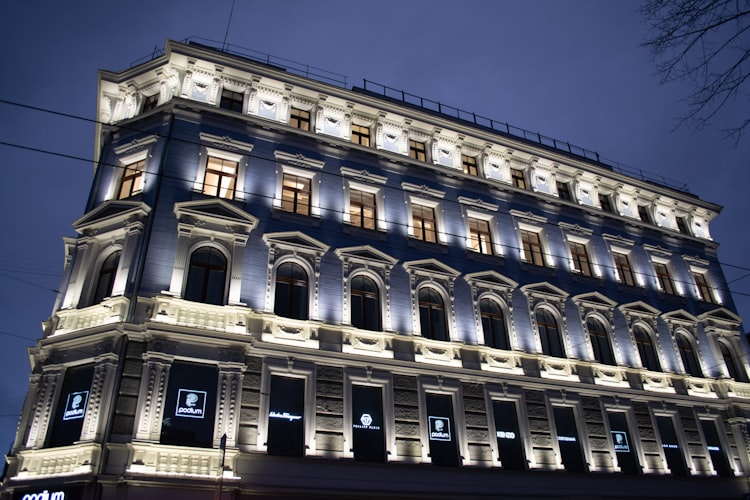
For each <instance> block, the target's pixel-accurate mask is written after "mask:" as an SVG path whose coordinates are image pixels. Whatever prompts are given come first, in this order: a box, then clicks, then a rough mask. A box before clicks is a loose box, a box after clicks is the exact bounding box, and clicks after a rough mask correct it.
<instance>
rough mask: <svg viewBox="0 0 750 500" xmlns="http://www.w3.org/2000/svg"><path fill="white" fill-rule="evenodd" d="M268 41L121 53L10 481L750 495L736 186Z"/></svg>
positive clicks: (53, 488) (30, 494) (61, 489)
mask: <svg viewBox="0 0 750 500" xmlns="http://www.w3.org/2000/svg"><path fill="white" fill-rule="evenodd" d="M268 62H269V61H265V62H259V61H257V60H254V59H253V58H250V57H247V56H242V55H241V54H229V53H226V52H222V51H220V50H217V49H214V48H211V47H207V46H205V45H198V44H193V43H177V42H172V41H169V42H167V45H166V47H165V51H164V53H163V54H162V55H159V56H158V57H155V58H153V59H152V60H150V61H147V62H144V63H142V64H139V65H137V66H135V67H132V68H130V69H127V70H125V71H121V72H109V71H101V72H100V74H99V91H98V92H99V95H98V108H97V113H98V119H99V125H98V126H97V130H96V139H95V140H96V151H97V155H98V157H97V165H96V170H95V175H94V178H93V184H92V189H91V194H90V197H89V200H88V203H87V207H86V213H85V214H84V215H83V216H82V217H81V218H80V219H79V220H77V221H75V222H74V224H73V225H74V228H75V230H76V231H77V233H78V237H76V238H70V239H66V240H65V250H66V266H65V273H64V278H63V284H62V287H61V292H60V295H59V297H58V300H57V302H56V304H55V306H54V311H53V314H52V316H51V318H50V319H49V320H48V321H47V322H45V328H44V336H43V338H42V339H41V340H40V341H39V342H38V344H37V345H36V346H35V347H34V348H32V349H31V351H30V359H31V362H32V374H31V377H30V383H29V391H28V396H27V398H26V401H25V403H24V406H23V410H22V415H21V418H20V423H19V431H18V434H17V437H16V440H15V442H14V445H13V448H12V450H11V451H10V452H9V454H8V455H7V462H8V469H7V473H6V475H5V478H4V482H3V494H4V495H5V496H4V498H13V499H18V500H26V499H28V500H33V499H38V500H40V499H45V500H46V499H57V500H62V499H74V498H80V499H93V498H113V499H126V498H139V499H151V498H187V499H193V498H195V499H204V498H205V499H209V498H219V497H221V498H233V499H244V498H251V497H252V498H265V497H268V498H270V497H273V498H385V497H391V498H393V497H421V498H464V497H487V498H517V497H529V496H531V497H550V498H555V497H571V496H576V497H589V498H601V497H610V498H635V497H637V498H656V497H664V496H675V497H677V496H679V497H681V498H739V497H741V495H742V494H744V493H747V491H748V489H747V488H748V486H747V480H746V477H747V476H748V473H750V456H749V455H748V443H749V440H748V427H747V425H748V422H749V421H750V420H749V419H750V383H748V368H749V367H748V363H747V356H748V354H749V353H750V351H749V350H748V344H747V341H746V340H745V338H744V335H742V333H741V332H742V330H741V328H742V325H741V319H740V318H739V317H738V315H737V313H736V310H735V307H734V305H733V303H732V298H731V296H730V295H729V292H728V290H727V286H726V282H725V279H724V276H723V274H722V271H721V268H720V266H719V260H718V256H717V247H718V245H717V244H716V243H715V242H714V240H713V239H712V237H711V234H710V230H709V225H710V223H711V221H712V220H713V219H714V218H715V217H716V216H717V215H718V213H719V211H720V207H719V206H718V205H715V204H713V203H709V202H706V201H703V200H701V199H699V198H698V197H696V196H694V195H692V194H690V193H687V192H686V191H684V190H682V189H677V188H675V187H670V186H666V185H663V184H659V183H655V182H652V181H649V180H646V179H643V178H637V177H634V176H631V175H627V174H625V173H623V172H622V171H620V170H618V169H616V168H613V167H612V166H610V165H607V164H605V163H602V162H600V161H598V157H596V156H595V155H592V153H590V152H588V151H585V150H580V149H577V148H574V147H572V146H571V145H569V144H567V143H565V144H563V143H559V142H557V141H554V140H551V139H549V140H548V139H547V138H544V137H542V136H538V135H536V136H535V137H529V136H528V135H527V136H524V134H525V132H524V133H518V131H517V130H513V129H511V128H510V127H509V126H507V125H505V124H502V125H499V124H498V123H496V122H493V121H491V120H487V121H484V120H483V119H481V118H480V117H477V116H476V115H470V116H467V115H462V113H461V112H458V111H457V110H455V109H454V108H445V107H443V106H442V105H439V104H438V105H437V106H432V104H431V103H429V102H426V101H424V100H421V99H419V98H416V97H415V96H409V95H408V94H404V93H394V92H392V89H387V88H385V87H376V89H379V90H377V91H376V90H373V85H372V84H370V85H369V86H368V85H367V83H366V84H365V87H363V88H346V87H345V86H341V85H336V84H334V83H330V82H327V81H325V79H324V78H322V77H316V78H310V77H309V74H310V72H309V68H307V71H306V73H307V75H304V74H303V75H300V74H299V73H305V72H302V71H298V70H295V68H291V67H280V66H279V65H275V64H268ZM521 132H523V131H521Z"/></svg>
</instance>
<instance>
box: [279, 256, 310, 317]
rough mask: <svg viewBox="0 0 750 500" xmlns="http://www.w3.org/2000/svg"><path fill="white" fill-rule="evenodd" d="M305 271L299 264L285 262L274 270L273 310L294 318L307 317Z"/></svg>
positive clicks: (280, 314)
mask: <svg viewBox="0 0 750 500" xmlns="http://www.w3.org/2000/svg"><path fill="white" fill-rule="evenodd" d="M307 290H308V283H307V273H306V272H305V270H304V269H303V268H302V266H300V265H299V264H296V263H294V262H286V263H284V264H281V265H280V266H279V268H278V269H277V270H276V291H275V295H274V297H275V299H274V308H273V312H274V313H276V314H277V315H279V316H284V317H287V318H294V319H307V317H308V299H307V297H308V293H307Z"/></svg>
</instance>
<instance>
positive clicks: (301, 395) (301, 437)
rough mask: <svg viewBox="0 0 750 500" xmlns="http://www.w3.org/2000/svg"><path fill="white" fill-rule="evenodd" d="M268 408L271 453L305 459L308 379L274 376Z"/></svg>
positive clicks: (269, 447) (272, 376)
mask: <svg viewBox="0 0 750 500" xmlns="http://www.w3.org/2000/svg"><path fill="white" fill-rule="evenodd" d="M268 407H269V411H268V439H267V447H268V448H267V449H268V454H269V455H284V456H293V457H301V456H304V454H305V379H303V378H292V377H282V376H279V375H271V390H270V396H269V403H268Z"/></svg>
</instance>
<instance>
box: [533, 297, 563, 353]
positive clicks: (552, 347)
mask: <svg viewBox="0 0 750 500" xmlns="http://www.w3.org/2000/svg"><path fill="white" fill-rule="evenodd" d="M536 326H537V329H538V330H539V340H541V341H542V352H543V353H544V354H546V355H547V356H554V357H556V358H564V357H565V346H564V345H563V340H562V336H561V335H560V328H559V327H558V325H557V320H556V319H555V317H554V316H553V315H552V313H551V312H549V311H548V310H547V309H545V308H540V309H537V311H536Z"/></svg>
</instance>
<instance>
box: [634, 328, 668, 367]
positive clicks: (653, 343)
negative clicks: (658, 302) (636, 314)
mask: <svg viewBox="0 0 750 500" xmlns="http://www.w3.org/2000/svg"><path fill="white" fill-rule="evenodd" d="M630 330H631V335H632V338H633V347H634V348H635V353H636V354H638V360H639V365H640V366H641V368H643V369H646V370H648V371H651V372H658V373H663V372H664V363H663V360H662V359H661V354H660V351H661V348H660V345H659V342H658V339H657V337H656V332H655V331H654V330H653V329H652V328H651V327H650V326H648V325H646V324H644V323H643V322H642V321H635V322H633V324H632V325H631V326H630ZM637 331H641V332H643V337H645V339H646V340H648V344H647V345H649V346H650V348H649V352H645V351H644V350H642V349H641V346H645V345H646V343H644V342H639V340H638V335H636V332H637ZM644 349H645V347H644ZM644 353H645V354H646V356H645V359H644ZM649 353H651V354H652V355H653V361H654V362H655V363H656V366H651V362H650V361H649V356H648V354H649Z"/></svg>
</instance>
